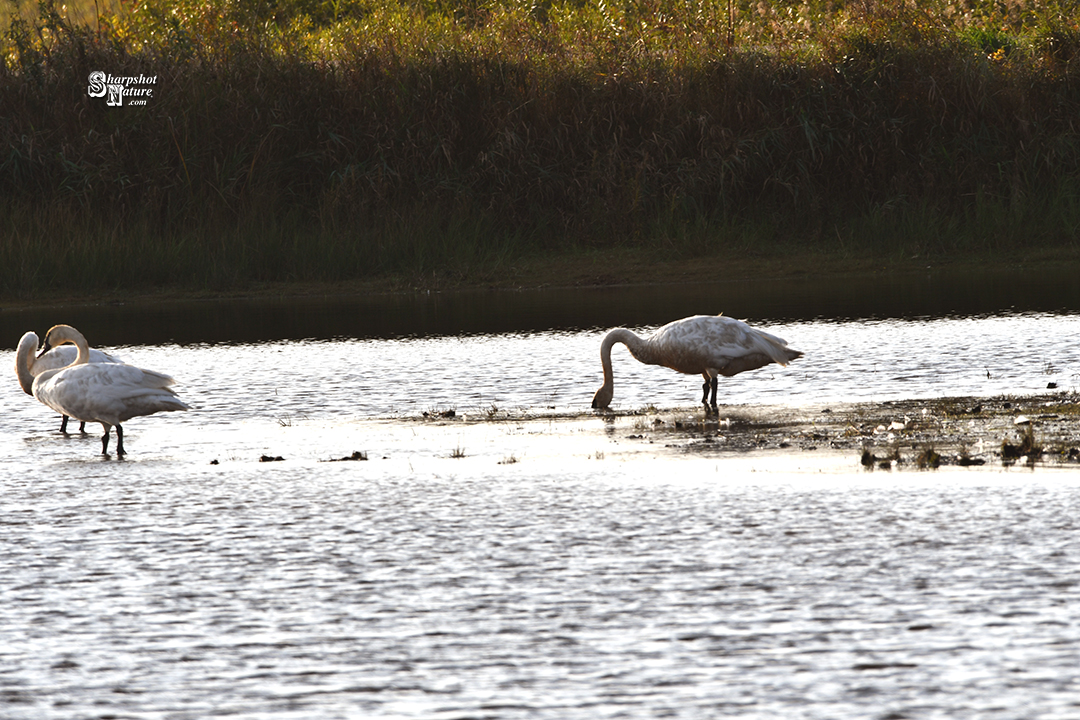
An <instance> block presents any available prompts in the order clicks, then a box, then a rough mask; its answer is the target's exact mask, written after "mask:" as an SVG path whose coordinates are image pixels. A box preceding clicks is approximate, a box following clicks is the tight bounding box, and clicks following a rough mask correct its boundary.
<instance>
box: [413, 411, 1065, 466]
mask: <svg viewBox="0 0 1080 720" xmlns="http://www.w3.org/2000/svg"><path fill="white" fill-rule="evenodd" d="M543 417H544V419H545V420H547V421H548V422H555V423H556V424H558V422H559V421H565V422H571V421H577V422H579V421H581V420H584V419H588V418H590V417H594V418H596V419H599V420H601V421H602V425H601V426H599V427H600V428H601V429H602V431H603V432H605V433H606V434H608V435H609V436H613V437H614V438H616V439H618V441H619V443H620V444H621V445H623V446H626V445H628V444H631V443H635V442H636V443H641V444H643V445H648V446H650V451H651V452H652V453H655V454H664V453H686V454H718V455H723V454H726V453H739V454H745V453H751V452H754V451H765V450H767V451H771V452H772V453H773V454H776V453H777V452H779V453H787V454H790V455H792V456H796V455H800V454H802V453H809V452H816V451H825V452H832V453H836V452H839V453H842V454H848V453H850V456H851V458H852V462H853V463H855V464H857V465H861V466H862V467H863V468H866V469H867V470H893V469H899V470H902V469H919V470H928V469H935V468H938V467H942V466H967V467H978V466H990V467H1001V466H1012V465H1028V466H1032V467H1035V466H1042V465H1046V466H1049V465H1054V466H1066V467H1067V466H1073V467H1076V468H1080V394H1077V393H1075V392H1058V393H1052V394H1051V393H1048V394H1041V395H1034V396H1024V397H1006V396H1003V397H994V398H985V397H950V398H936V399H911V400H890V401H882V402H859V403H839V404H838V403H831V404H823V405H812V406H800V407H787V406H749V405H740V406H727V407H725V406H721V407H720V412H719V415H718V416H711V415H706V413H705V412H704V411H702V410H701V409H697V408H695V409H690V408H681V409H657V408H653V407H648V408H643V409H639V410H631V411H621V412H620V411H596V412H585V413H567V414H558V413H552V414H550V415H544V416H543ZM538 418H539V416H537V415H533V414H529V413H525V412H518V413H515V412H513V411H506V410H499V409H495V408H492V409H491V410H489V411H487V412H480V413H460V412H459V413H447V412H438V411H432V412H430V413H425V417H424V418H420V419H419V421H420V422H438V423H440V424H444V423H462V424H466V425H468V424H476V423H492V422H506V421H511V422H522V421H527V420H529V419H538Z"/></svg>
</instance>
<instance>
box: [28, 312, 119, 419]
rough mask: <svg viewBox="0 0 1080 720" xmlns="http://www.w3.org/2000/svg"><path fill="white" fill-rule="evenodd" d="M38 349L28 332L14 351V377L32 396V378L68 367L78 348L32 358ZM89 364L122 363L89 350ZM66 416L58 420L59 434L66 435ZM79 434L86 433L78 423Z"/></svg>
mask: <svg viewBox="0 0 1080 720" xmlns="http://www.w3.org/2000/svg"><path fill="white" fill-rule="evenodd" d="M37 349H38V336H37V333H35V332H28V333H26V334H25V335H23V336H22V337H21V338H19V344H18V346H17V347H16V349H15V375H16V376H17V377H18V378H19V386H20V387H21V388H22V389H23V392H24V393H26V394H27V395H30V396H33V394H34V389H33V385H34V378H35V377H37V376H38V375H40V374H41V373H43V372H45V371H46V370H56V369H58V368H62V367H66V366H68V365H70V364H71V363H72V362H73V361H74V360H75V358H76V357H77V356H78V352H79V351H78V348H76V347H75V346H74V345H61V346H60V347H54V348H53V349H52V350H49V351H48V352H47V353H45V354H43V355H41V356H40V357H34V354H35V353H37ZM90 362H92V363H103V362H106V363H122V362H124V361H123V360H121V359H120V358H118V357H115V356H114V355H110V354H109V353H106V352H102V351H101V350H95V349H94V348H90ZM67 424H68V416H67V415H64V416H62V419H61V420H60V432H62V433H64V434H67ZM79 432H81V433H84V432H86V423H84V422H80V423H79Z"/></svg>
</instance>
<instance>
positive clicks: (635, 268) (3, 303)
mask: <svg viewBox="0 0 1080 720" xmlns="http://www.w3.org/2000/svg"><path fill="white" fill-rule="evenodd" d="M1073 265H1075V266H1077V267H1078V268H1080V247H1078V248H1046V249H1037V250H1032V251H1031V252H1029V253H1028V254H1026V255H1025V256H1024V257H1022V258H1017V257H1015V256H1013V255H1011V254H1008V255H1004V256H999V255H997V254H992V253H991V254H986V255H983V256H979V257H971V256H969V255H956V256H937V257H932V258H930V257H926V258H924V257H919V256H914V257H906V258H890V257H873V256H850V255H846V254H842V253H829V252H804V253H794V254H785V255H757V256H746V255H743V256H736V257H725V256H708V257H694V258H678V259H671V258H662V257H659V256H658V253H656V252H655V251H651V250H619V251H611V252H600V251H587V252H577V253H565V254H560V255H555V256H550V257H544V258H525V259H521V260H519V261H514V262H510V263H506V264H501V263H500V264H495V265H491V266H483V267H477V268H474V269H472V270H471V271H470V272H468V273H465V274H462V273H446V274H439V273H433V274H430V275H421V276H404V275H401V276H382V277H374V278H362V279H355V280H344V281H280V282H262V283H257V282H252V283H246V284H244V285H242V286H240V287H237V288H234V289H228V290H221V289H209V288H197V287H180V286H163V287H159V288H155V289H152V290H146V289H139V290H135V291H125V290H124V289H115V290H111V291H107V292H91V293H85V294H68V295H54V296H52V297H50V298H49V299H48V300H47V301H42V300H40V299H36V298H30V299H28V298H23V297H5V298H0V311H3V310H28V309H39V308H49V307H71V306H93V305H117V304H128V303H136V304H137V303H147V304H150V303H162V302H182V301H199V300H232V299H235V300H260V299H273V300H288V299H290V298H297V299H300V298H317V297H324V298H340V297H350V296H368V295H370V296H374V295H402V294H421V293H444V292H446V293H450V292H476V291H529V290H558V289H560V288H566V289H582V288H604V287H610V288H615V287H632V286H647V285H666V284H674V283H687V282H690V283H702V282H716V283H727V282H747V281H750V282H770V281H786V280H797V279H803V278H807V279H809V278H813V279H818V280H820V279H824V278H835V279H836V280H838V281H840V280H843V279H844V278H851V277H861V278H866V277H876V276H880V277H886V276H897V275H907V274H913V273H926V272H940V273H946V274H948V273H980V272H985V273H1008V272H1014V271H1020V270H1038V269H1041V268H1046V269H1058V268H1060V267H1061V266H1073ZM125 293H126V294H125Z"/></svg>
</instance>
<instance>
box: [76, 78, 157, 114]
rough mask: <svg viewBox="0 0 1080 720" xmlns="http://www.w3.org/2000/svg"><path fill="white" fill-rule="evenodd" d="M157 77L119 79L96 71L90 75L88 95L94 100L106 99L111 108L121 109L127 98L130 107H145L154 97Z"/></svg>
mask: <svg viewBox="0 0 1080 720" xmlns="http://www.w3.org/2000/svg"><path fill="white" fill-rule="evenodd" d="M154 85H157V75H126V76H121V77H117V76H115V75H108V74H106V73H103V72H101V71H100V70H95V71H93V72H92V73H90V84H89V85H88V86H87V88H86V94H87V95H89V96H90V97H92V98H99V97H103V98H105V104H106V105H108V106H109V107H120V106H121V105H123V104H124V98H127V104H128V105H145V104H146V101H147V100H149V99H150V98H151V97H153V96H154V87H153V86H154Z"/></svg>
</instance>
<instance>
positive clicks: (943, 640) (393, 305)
mask: <svg viewBox="0 0 1080 720" xmlns="http://www.w3.org/2000/svg"><path fill="white" fill-rule="evenodd" d="M965 283H967V284H966V285H965ZM987 288H990V289H991V290H993V292H989V293H987V292H985V291H986V289H987ZM995 288H996V290H995ZM1077 293H1078V290H1077V286H1076V284H1075V283H1073V282H1072V281H1071V278H1068V277H1064V276H1063V277H1062V278H1053V277H1051V278H1049V279H1048V278H1046V277H1041V278H1030V277H1027V276H1025V275H1023V274H1022V273H1017V274H1013V275H1010V276H1005V277H998V276H994V277H989V278H983V280H982V281H981V282H976V281H974V280H972V281H970V282H969V281H968V280H966V279H964V278H951V279H949V278H943V277H942V276H940V275H935V274H930V273H928V274H927V275H926V276H920V277H909V278H895V279H890V280H889V281H888V282H882V281H881V280H880V279H879V280H875V281H862V280H852V281H851V282H850V283H845V284H843V285H837V284H835V283H833V284H830V285H828V286H820V285H819V286H815V285H814V283H812V282H811V281H799V282H791V283H780V284H771V285H768V286H762V285H761V284H755V283H744V284H728V285H723V286H718V285H707V286H703V287H695V286H685V287H682V288H679V289H674V288H647V289H646V288H622V289H614V290H605V291H600V290H577V291H548V292H534V293H524V292H523V293H466V294H456V295H445V296H442V295H425V296H412V295H408V296H405V295H403V296H393V297H385V298H366V299H355V298H351V299H350V298H329V299H327V298H319V299H307V300H304V301H280V302H254V301H244V302H240V301H230V302H205V303H175V304H159V305H152V306H106V307H92V306H88V307H81V308H44V309H35V310H27V311H20V312H15V311H5V312H0V331H2V333H3V336H4V337H8V338H9V342H8V343H7V349H5V350H4V351H3V352H0V363H3V364H4V367H7V368H9V370H8V371H7V372H8V373H9V380H8V382H5V383H0V401H2V402H3V407H4V408H5V413H4V414H3V415H2V416H0V488H2V496H0V524H2V527H3V532H2V534H0V638H3V642H2V643H0V716H2V717H4V718H88V717H132V718H205V717H211V716H222V717H242V718H271V717H272V718H366V717H397V718H479V717H485V718H607V717H611V718H615V717H635V718H654V717H663V716H668V717H686V718H703V717H728V716H735V717H759V718H777V717H785V718H787V717H793V718H803V717H804V718H929V717H943V718H944V717H948V718H965V717H970V718H1067V717H1078V716H1080V683H1078V681H1077V678H1076V672H1075V664H1076V663H1075V659H1076V657H1078V656H1080V610H1078V609H1077V608H1078V607H1080V603H1078V601H1080V564H1078V560H1080V540H1078V539H1077V537H1078V534H1077V529H1078V528H1077V521H1076V518H1077V517H1078V511H1080V473H1078V472H1075V471H1070V470H1067V469H1066V470H1060V469H1052V468H1039V469H1037V470H1035V471H1034V472H1032V471H1028V470H1010V469H1007V468H1001V467H996V468H993V469H987V468H984V469H981V470H976V471H969V470H967V469H960V468H950V469H948V470H942V471H939V472H935V473H915V472H911V473H891V474H882V473H874V474H869V473H865V472H862V471H861V470H860V468H859V465H858V461H857V458H853V457H850V456H848V455H844V454H839V453H820V454H818V453H803V454H800V455H798V456H795V457H786V458H783V459H781V460H779V461H778V460H777V459H776V458H774V457H773V456H771V455H770V454H769V453H726V454H725V453H710V454H708V455H688V454H686V453H680V452H675V451H667V450H666V449H665V448H662V447H653V448H650V449H649V450H648V451H641V450H637V449H629V448H627V447H625V444H620V443H619V442H618V440H619V435H620V433H621V432H622V431H623V430H625V429H626V427H627V426H626V425H625V423H626V422H629V421H628V420H625V419H623V420H619V421H614V422H613V421H611V420H610V419H605V418H603V417H600V416H595V415H593V414H592V413H591V412H590V411H589V409H588V406H589V401H590V399H591V396H592V392H593V391H594V390H595V388H596V387H597V385H598V384H599V382H600V379H601V378H600V368H599V358H598V348H599V341H600V338H601V337H602V335H603V332H604V331H605V330H606V329H607V328H608V327H610V326H613V325H625V326H627V327H632V328H635V329H637V330H640V331H642V332H646V331H648V330H650V329H652V328H655V327H656V326H658V325H660V324H662V323H663V322H666V321H667V320H670V319H672V318H675V317H680V316H683V315H688V314H693V313H696V312H719V311H725V312H728V313H730V314H733V315H736V316H738V317H744V318H747V319H748V320H749V321H750V322H751V323H752V324H754V325H757V326H760V327H763V328H766V329H769V330H770V331H773V332H775V333H777V334H779V335H780V336H782V337H784V338H786V339H787V340H788V341H789V342H790V344H791V345H792V346H793V347H795V348H797V349H800V350H803V351H804V352H805V353H806V356H805V357H804V358H801V359H800V360H798V361H796V362H794V363H792V365H791V366H789V367H788V368H777V367H770V368H767V369H764V370H761V371H757V372H754V373H747V374H744V375H741V376H738V377H736V378H732V379H729V380H726V381H722V384H721V402H722V403H725V404H726V405H727V406H728V407H743V406H756V405H764V406H801V405H818V404H821V405H828V404H830V403H839V402H845V401H851V400H857V399H871V400H887V399H902V398H911V397H928V398H934V397H945V396H955V395H973V396H979V397H992V396H1000V395H1019V396H1022V395H1025V394H1032V393H1038V392H1044V391H1045V388H1046V386H1047V384H1048V382H1054V383H1056V384H1057V385H1058V387H1059V388H1060V389H1061V390H1062V391H1064V392H1073V393H1075V392H1076V390H1077V388H1078V386H1080V345H1078V343H1077V341H1076V339H1077V337H1080V298H1078V297H1077ZM57 322H69V323H71V324H73V325H75V326H76V327H79V328H80V329H81V330H83V332H84V333H85V334H86V335H87V336H88V337H89V339H90V341H91V342H92V343H93V344H95V345H96V346H98V347H102V348H103V349H108V350H110V351H114V352H115V353H116V354H118V355H121V356H122V357H124V358H125V359H127V360H128V361H130V362H133V363H136V364H139V365H142V366H145V367H150V368H154V369H157V370H161V371H164V372H168V373H170V374H172V375H174V376H175V377H176V378H177V380H178V383H179V385H178V386H177V389H178V392H179V393H180V395H181V397H183V398H184V399H185V400H187V401H188V402H189V403H190V404H191V405H192V406H193V408H194V409H193V410H192V411H190V412H187V413H171V414H166V415H159V416H154V417H150V418H138V419H135V420H132V421H130V422H129V423H128V424H127V425H126V427H125V431H126V433H125V445H126V447H127V450H128V452H129V455H128V456H127V457H126V458H125V459H124V460H122V461H119V460H117V459H116V458H115V457H113V458H102V457H100V455H99V454H98V453H99V451H100V441H99V439H98V435H99V433H100V429H99V428H96V427H95V428H91V429H90V431H91V433H92V434H91V435H90V436H86V437H83V436H80V435H78V434H77V433H73V434H71V435H69V436H68V437H64V436H62V435H60V434H59V432H58V428H59V419H58V417H57V416H55V415H54V414H52V413H51V412H50V411H48V410H47V409H46V408H44V407H43V406H41V405H39V404H38V403H37V402H36V401H35V400H34V399H33V398H31V397H29V396H27V395H25V394H23V393H22V392H21V390H20V389H19V387H18V384H17V383H16V382H15V378H14V373H13V372H11V371H10V368H11V366H12V363H13V355H12V350H13V348H14V345H15V343H16V342H17V340H18V338H19V336H20V335H21V334H22V333H23V332H25V331H26V330H35V331H36V332H38V333H39V335H43V334H44V332H45V330H46V329H47V328H48V327H49V326H50V325H52V324H54V323H57ZM614 363H615V378H616V386H615V401H614V405H615V407H616V408H619V409H636V408H641V407H644V406H648V405H653V406H656V407H659V408H679V407H682V408H687V409H690V408H692V407H693V406H694V405H695V403H696V402H697V401H698V399H699V397H700V381H698V380H695V379H694V378H692V377H685V376H679V375H677V374H675V373H672V372H670V371H668V370H664V369H662V368H655V367H645V366H642V365H640V364H639V363H637V362H636V361H634V360H633V359H632V358H631V357H630V356H629V354H628V353H626V352H625V350H624V349H622V348H621V346H620V347H619V348H618V349H617V351H616V353H615V358H614ZM449 409H453V410H455V415H456V417H455V419H454V421H445V422H444V421H439V422H432V421H423V420H422V419H421V418H422V414H423V413H424V412H425V411H426V412H429V413H438V412H444V411H446V410H449ZM506 410H512V411H513V415H514V416H515V418H516V419H514V420H512V421H503V422H487V421H485V422H477V423H470V422H467V421H462V420H461V416H463V415H464V416H466V417H469V416H472V417H475V418H477V419H480V420H486V419H487V418H493V417H498V415H499V413H500V412H502V411H506ZM620 423H623V424H621V425H620ZM612 428H619V430H618V431H617V432H613V430H612ZM354 451H361V452H363V453H365V455H366V457H367V460H365V461H357V462H327V461H328V460H331V459H335V458H340V457H344V456H348V455H350V454H351V453H352V452H354ZM262 455H269V456H275V457H277V456H280V457H282V458H283V460H281V461H279V462H260V461H259V458H260V456H262Z"/></svg>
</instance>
